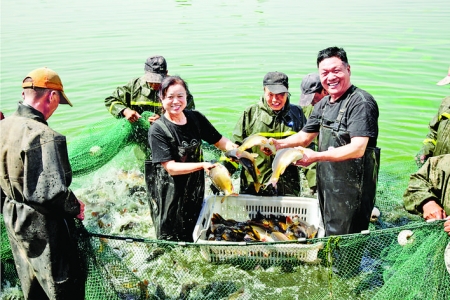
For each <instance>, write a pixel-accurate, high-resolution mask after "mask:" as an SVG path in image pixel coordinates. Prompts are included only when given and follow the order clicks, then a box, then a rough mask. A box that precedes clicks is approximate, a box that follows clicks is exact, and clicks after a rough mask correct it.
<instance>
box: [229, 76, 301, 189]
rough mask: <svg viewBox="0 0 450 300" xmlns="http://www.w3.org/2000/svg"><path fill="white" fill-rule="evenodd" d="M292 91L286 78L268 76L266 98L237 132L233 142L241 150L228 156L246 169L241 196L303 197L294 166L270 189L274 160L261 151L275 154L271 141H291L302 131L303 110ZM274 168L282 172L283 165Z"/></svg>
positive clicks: (249, 112) (250, 111) (250, 109)
mask: <svg viewBox="0 0 450 300" xmlns="http://www.w3.org/2000/svg"><path fill="white" fill-rule="evenodd" d="M288 88H289V83H288V77H287V76H286V74H284V73H281V72H269V73H267V74H266V75H265V76H264V79H263V90H264V96H263V97H261V99H260V101H259V102H258V103H256V104H254V105H252V106H250V107H248V108H247V109H246V110H245V111H244V113H243V114H242V116H241V117H240V119H239V121H238V123H237V124H236V127H235V128H234V131H233V140H234V141H235V142H236V144H239V145H240V147H239V148H238V149H234V150H232V151H231V153H230V152H227V153H226V154H227V155H228V156H230V157H231V158H232V159H233V160H237V161H239V162H240V163H241V164H242V165H243V168H242V171H241V174H240V193H243V194H252V195H265V196H275V195H279V196H281V195H291V196H299V195H300V175H299V170H298V168H296V167H295V166H294V165H291V166H287V168H286V170H285V172H284V174H283V175H282V176H281V177H280V178H279V179H278V182H277V183H276V184H274V185H267V183H268V181H269V179H270V178H271V175H272V173H273V172H272V163H273V161H274V156H273V155H272V156H266V154H265V153H264V152H263V151H261V147H263V148H268V149H271V151H270V152H272V154H275V152H276V151H275V148H274V145H273V144H270V143H269V142H268V138H277V139H278V138H284V137H288V136H290V135H293V134H295V133H297V132H298V131H300V130H301V129H302V127H303V125H305V123H306V118H305V115H304V114H303V111H302V109H301V108H300V107H299V106H296V105H292V104H290V100H289V91H288ZM249 153H250V154H249ZM249 161H250V163H249ZM274 167H275V168H279V167H281V165H279V166H274ZM274 171H275V170H274Z"/></svg>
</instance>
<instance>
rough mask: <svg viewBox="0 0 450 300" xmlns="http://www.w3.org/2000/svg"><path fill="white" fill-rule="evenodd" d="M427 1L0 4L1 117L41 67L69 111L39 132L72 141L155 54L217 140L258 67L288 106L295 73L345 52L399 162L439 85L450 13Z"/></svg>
mask: <svg viewBox="0 0 450 300" xmlns="http://www.w3.org/2000/svg"><path fill="white" fill-rule="evenodd" d="M447 4H448V3H447V1H445V0H431V1H426V2H424V1H419V0H413V1H409V0H408V1H406V0H400V1H388V0H379V1H370V2H367V1H351V0H347V1H339V2H333V3H330V1H325V0H318V1H312V2H311V1H288V0H280V1H262V0H261V1H249V0H245V1H206V0H200V1H181V0H180V1H142V0H137V1H132V2H127V1H114V2H111V1H105V0H98V1H86V0H81V1H72V2H65V1H59V2H57V1H43V0H41V1H39V0H38V1H32V2H30V1H22V0H18V1H3V2H2V4H1V102H0V110H1V111H3V112H4V113H5V114H6V115H9V114H11V113H12V112H13V111H14V110H15V108H16V103H17V101H18V100H20V93H21V87H20V82H21V80H22V79H23V78H24V76H25V75H26V74H27V73H28V72H29V71H31V70H32V69H34V68H38V67H42V66H47V67H50V68H53V69H54V70H56V71H57V72H59V74H60V75H61V77H62V80H63V83H64V87H65V89H66V91H67V95H68V96H69V98H70V99H71V100H72V102H73V103H74V107H73V108H71V107H66V106H62V107H59V108H58V110H57V111H56V113H55V114H54V116H53V117H52V118H51V119H50V125H51V126H52V127H53V128H55V129H56V130H59V131H60V132H62V133H63V134H65V135H67V137H68V140H69V142H70V140H71V139H72V138H73V137H74V136H76V134H77V132H79V131H80V130H81V128H82V127H83V126H85V125H86V124H89V123H92V122H96V121H98V120H101V119H103V118H111V117H112V116H111V115H110V114H109V113H108V112H107V110H106V109H105V107H104V102H103V101H104V98H105V97H107V96H108V95H110V94H111V93H112V92H113V90H114V89H115V88H116V87H117V86H119V85H123V84H125V83H126V82H127V81H128V80H130V79H131V78H133V77H137V76H140V75H141V74H143V72H144V70H143V65H144V61H145V59H146V58H147V57H148V56H150V55H153V54H159V55H163V56H165V57H166V59H167V61H168V69H169V73H170V74H176V75H180V76H182V77H183V78H184V79H186V80H187V81H188V83H189V84H190V89H191V92H192V94H193V95H194V97H195V102H196V105H197V109H199V110H200V111H202V112H203V113H204V114H205V115H206V116H207V117H208V118H209V119H210V120H211V121H212V123H213V124H214V125H215V126H217V128H218V129H219V130H220V131H221V132H222V133H223V134H224V135H226V136H231V131H232V129H233V127H234V125H235V123H236V122H237V119H238V117H239V115H240V113H241V111H242V110H243V109H244V108H245V107H247V106H248V105H250V104H253V103H255V102H256V101H257V100H258V97H259V96H260V95H261V94H262V78H263V76H264V75H265V73H267V72H269V71H281V72H284V73H286V74H287V75H288V76H289V83H290V93H291V95H292V96H291V101H292V102H293V103H298V100H299V97H300V83H301V79H302V77H303V76H304V75H306V74H307V73H310V72H314V71H315V70H316V62H315V60H316V55H317V52H318V51H319V50H321V49H324V48H326V47H329V46H335V45H337V46H340V47H343V48H344V49H345V50H346V51H347V54H348V58H349V62H350V65H351V68H352V69H351V70H352V77H351V79H352V82H353V84H355V85H356V86H358V87H361V88H363V89H366V90H367V91H368V92H370V93H371V94H373V95H374V96H375V99H376V100H377V102H378V105H379V108H380V118H379V125H380V136H379V146H380V147H381V148H382V161H390V160H399V159H410V158H412V156H413V155H414V154H415V153H416V152H417V150H418V149H419V148H420V144H421V141H422V140H423V138H424V136H425V134H426V132H427V124H428V122H429V120H430V119H431V118H432V116H433V115H434V114H435V113H436V111H437V108H438V106H439V104H440V101H441V100H442V98H443V97H444V96H446V95H448V94H449V89H448V87H439V86H436V82H437V81H438V80H440V79H441V78H443V77H444V76H445V74H446V73H447V70H448V67H449V65H450V57H449V56H450V32H449V30H448V28H450V19H449V18H448V16H449V15H450V8H449V7H448V5H447Z"/></svg>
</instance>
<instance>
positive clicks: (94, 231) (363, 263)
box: [1, 119, 450, 300]
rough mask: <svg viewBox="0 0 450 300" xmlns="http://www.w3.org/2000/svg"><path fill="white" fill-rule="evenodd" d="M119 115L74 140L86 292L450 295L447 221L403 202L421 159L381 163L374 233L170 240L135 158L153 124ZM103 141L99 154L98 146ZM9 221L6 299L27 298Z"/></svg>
mask: <svg viewBox="0 0 450 300" xmlns="http://www.w3.org/2000/svg"><path fill="white" fill-rule="evenodd" d="M111 120H112V121H113V122H112V121H111ZM111 120H109V119H108V120H105V121H104V122H99V123H98V124H95V125H94V126H90V129H89V130H85V131H83V134H81V135H79V136H78V137H77V140H72V142H71V144H70V145H69V154H70V160H71V163H72V167H73V169H74V173H75V174H77V177H76V178H75V179H82V182H83V184H82V185H80V184H78V185H79V186H78V187H77V182H76V181H77V180H74V181H75V194H76V195H77V196H78V197H79V198H80V199H81V200H82V201H84V202H85V203H86V219H85V221H84V222H83V225H84V226H82V225H81V223H79V224H78V229H79V232H80V234H79V237H80V240H79V247H80V249H81V253H83V255H84V257H85V261H86V265H87V270H88V279H87V282H86V299H102V300H103V299H275V298H276V299H305V298H307V299H449V298H450V275H449V273H448V271H447V269H446V266H445V261H444V251H445V247H446V246H447V244H448V243H449V242H450V237H449V236H448V235H447V234H446V233H445V232H444V231H443V226H442V223H443V222H442V221H435V222H431V223H428V222H425V221H423V219H422V218H421V217H420V216H416V215H411V214H409V213H408V212H407V211H405V209H404V208H403V204H402V196H403V192H404V191H405V189H406V186H407V184H408V181H409V174H411V173H413V172H415V171H416V170H417V167H416V166H415V164H414V162H413V161H411V162H398V163H391V164H388V165H382V166H381V169H380V174H379V182H378V188H377V201H376V207H378V208H379V210H380V212H381V214H380V216H379V217H378V218H375V219H373V221H371V223H370V226H369V231H368V232H367V233H365V234H353V235H343V236H337V237H327V238H316V239H311V240H308V241H307V242H305V241H302V242H277V243H257V244H255V243H240V244H238V245H236V244H231V245H228V244H227V245H226V244H223V243H222V244H214V245H212V244H208V243H205V242H203V243H201V242H199V243H196V244H190V243H188V244H185V243H173V242H165V241H158V240H155V238H154V230H153V225H152V223H151V218H150V212H149V205H148V203H147V196H146V191H145V184H144V176H143V173H142V168H141V163H140V162H136V159H135V158H134V157H130V156H133V155H130V152H131V153H137V152H136V151H134V148H136V147H137V148H139V149H142V146H141V145H140V144H139V143H137V142H136V137H144V136H145V140H146V138H147V136H146V135H147V130H148V127H145V126H144V125H142V127H140V126H141V125H139V124H137V125H131V124H129V123H127V122H126V121H124V120H115V119H111ZM137 128H138V129H137ZM133 134H137V136H134V137H133ZM118 145H120V147H119V146H118ZM95 146H98V147H99V148H101V150H100V153H98V154H95V153H96V152H95V151H94V154H92V153H91V152H92V148H93V147H95ZM204 146H205V147H204V149H206V151H205V159H206V160H213V159H218V157H219V155H220V151H216V150H213V148H211V147H209V146H206V145H204ZM94 150H96V148H94ZM109 160H112V161H115V160H117V161H120V162H121V164H114V163H112V161H109ZM93 171H95V172H93ZM225 203H226V202H225ZM1 225H2V227H1V230H2V232H1V234H2V235H1V237H2V241H1V264H2V270H1V271H2V274H1V275H2V276H1V278H2V293H1V299H21V296H20V282H19V280H18V278H17V273H16V271H15V267H14V262H13V258H12V253H11V249H10V247H9V242H8V238H7V235H6V233H5V228H4V226H3V218H2V220H1Z"/></svg>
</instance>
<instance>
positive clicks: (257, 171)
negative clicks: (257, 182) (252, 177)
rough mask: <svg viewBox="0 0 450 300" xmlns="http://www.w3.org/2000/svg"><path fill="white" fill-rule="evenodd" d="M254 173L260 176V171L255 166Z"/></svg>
mask: <svg viewBox="0 0 450 300" xmlns="http://www.w3.org/2000/svg"><path fill="white" fill-rule="evenodd" d="M255 172H256V175H261V171H260V170H259V169H258V167H257V166H255Z"/></svg>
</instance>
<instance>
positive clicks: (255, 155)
mask: <svg viewBox="0 0 450 300" xmlns="http://www.w3.org/2000/svg"><path fill="white" fill-rule="evenodd" d="M250 155H251V156H253V158H257V157H258V156H259V154H258V153H250Z"/></svg>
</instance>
